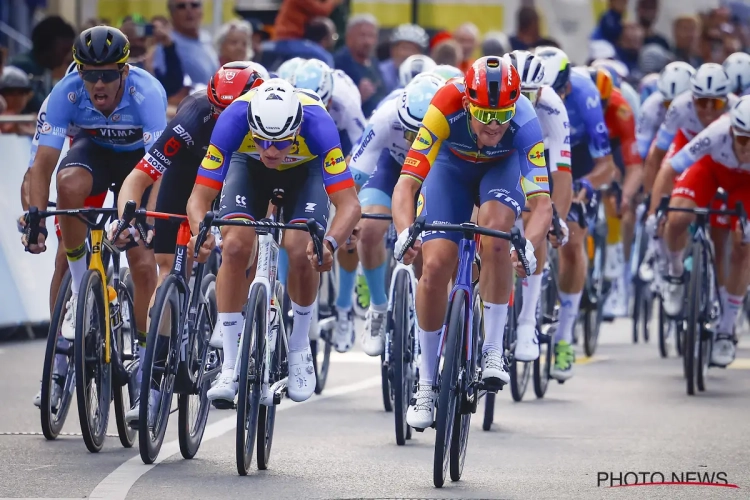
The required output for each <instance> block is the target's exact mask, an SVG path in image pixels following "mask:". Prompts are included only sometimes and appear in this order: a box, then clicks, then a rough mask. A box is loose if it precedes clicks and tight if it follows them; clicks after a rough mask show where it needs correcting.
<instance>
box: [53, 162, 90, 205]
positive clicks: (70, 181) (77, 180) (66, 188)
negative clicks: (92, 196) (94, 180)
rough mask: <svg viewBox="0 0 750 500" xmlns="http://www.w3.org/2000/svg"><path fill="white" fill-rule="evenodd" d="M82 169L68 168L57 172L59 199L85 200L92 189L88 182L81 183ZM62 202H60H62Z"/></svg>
mask: <svg viewBox="0 0 750 500" xmlns="http://www.w3.org/2000/svg"><path fill="white" fill-rule="evenodd" d="M80 172H81V169H77V168H66V169H63V170H60V171H58V172H57V197H58V199H59V200H60V199H62V200H64V199H68V200H83V199H85V198H86V197H87V196H88V195H89V191H90V189H91V187H90V185H89V184H88V183H86V182H81V174H80ZM62 200H60V201H62Z"/></svg>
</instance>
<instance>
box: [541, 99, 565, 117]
mask: <svg viewBox="0 0 750 500" xmlns="http://www.w3.org/2000/svg"><path fill="white" fill-rule="evenodd" d="M536 109H541V110H544V111H546V112H547V114H548V115H555V116H557V115H559V114H560V110H559V109H557V108H553V107H552V106H547V105H546V104H544V103H541V102H538V103H537V104H536Z"/></svg>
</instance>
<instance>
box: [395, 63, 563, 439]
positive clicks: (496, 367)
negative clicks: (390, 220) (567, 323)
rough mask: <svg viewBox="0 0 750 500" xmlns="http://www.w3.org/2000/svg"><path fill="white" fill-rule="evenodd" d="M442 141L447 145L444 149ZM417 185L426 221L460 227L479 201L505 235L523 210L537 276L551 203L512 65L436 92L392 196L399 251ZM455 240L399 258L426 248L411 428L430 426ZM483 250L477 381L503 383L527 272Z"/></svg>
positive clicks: (534, 126)
mask: <svg viewBox="0 0 750 500" xmlns="http://www.w3.org/2000/svg"><path fill="white" fill-rule="evenodd" d="M443 143H445V146H446V147H441V146H442V145H443ZM428 172H429V175H428ZM420 187H421V192H420V194H419V200H418V203H417V211H418V212H419V213H420V214H423V215H424V216H425V217H426V219H427V222H428V223H434V222H437V221H442V222H446V223H461V222H465V221H467V220H469V218H470V217H471V213H472V209H473V207H474V203H475V199H476V198H479V205H480V209H479V217H478V222H479V224H480V225H482V226H488V227H491V228H493V229H499V230H504V231H510V229H511V228H512V227H513V225H514V224H515V221H516V219H517V218H518V217H519V216H520V215H521V211H522V210H523V208H524V206H525V205H527V204H528V206H529V208H530V209H531V217H530V219H529V222H528V224H527V225H526V237H527V240H526V249H525V254H526V258H527V259H528V261H529V265H530V268H531V269H530V270H531V273H532V274H533V273H534V271H535V269H536V259H535V257H534V247H538V246H540V245H542V244H546V236H547V231H548V230H549V227H550V222H551V219H552V203H551V201H550V198H549V189H548V177H547V169H546V163H545V160H544V143H543V137H542V129H541V127H540V126H539V121H538V120H537V118H536V113H535V112H534V107H533V106H532V104H531V102H529V100H528V99H527V98H526V97H524V96H522V95H521V85H520V79H519V76H518V72H517V71H516V69H515V68H514V67H513V65H511V64H510V63H509V62H508V61H506V60H504V59H502V58H500V57H494V56H490V57H482V58H480V59H477V60H476V61H475V62H474V64H472V66H471V67H470V68H469V70H468V72H467V74H466V78H465V81H464V82H460V81H454V82H452V83H448V84H446V85H445V86H444V87H442V88H441V89H440V90H438V92H437V94H435V97H434V98H433V100H432V103H431V104H430V107H429V109H428V110H427V113H426V114H425V116H424V119H423V120H422V125H421V127H420V129H419V133H418V135H417V138H416V139H415V140H414V142H413V144H412V147H411V149H410V151H409V154H408V155H407V157H406V159H405V160H404V168H403V170H402V172H401V176H400V178H399V180H398V182H397V184H396V187H395V189H394V192H393V216H394V224H395V226H396V230H397V231H398V240H397V242H396V247H395V251H396V253H399V252H400V250H401V249H402V248H403V246H404V244H405V242H406V239H407V238H408V235H409V230H410V228H409V226H410V225H411V224H412V222H413V221H414V209H415V207H414V200H415V196H416V195H417V192H418V191H420ZM459 239H460V235H459V234H457V233H456V234H454V233H450V234H449V233H441V232H440V231H434V232H430V233H425V234H423V236H422V243H421V244H420V243H419V242H417V244H415V247H414V248H412V249H410V250H409V251H408V252H407V253H406V255H405V256H404V262H407V263H408V262H412V261H413V260H414V258H415V257H416V255H417V251H418V250H419V248H421V250H422V259H423V266H422V277H421V279H420V280H419V284H418V286H417V293H416V304H417V306H416V307H417V311H416V313H417V319H418V323H419V325H418V335H419V343H420V346H421V349H422V353H423V355H422V356H421V357H420V367H419V383H418V387H417V388H416V391H415V398H414V400H413V404H412V405H410V406H409V410H408V412H407V417H406V418H407V422H408V423H409V425H411V426H412V427H415V428H418V429H419V428H421V429H424V428H426V427H429V426H430V425H431V424H432V423H433V410H434V408H435V399H436V394H435V392H434V391H433V389H432V385H433V382H434V381H433V380H432V378H433V374H434V371H435V363H436V362H437V361H438V360H437V358H436V356H435V353H437V352H438V346H439V342H440V340H441V332H442V323H443V318H444V314H445V308H446V304H447V301H448V282H449V281H450V279H451V276H452V275H453V270H454V269H455V267H456V260H457V252H458V248H457V242H458V240H459ZM480 247H481V248H480V253H481V254H482V274H481V277H480V289H481V294H482V297H483V299H484V321H485V323H484V325H485V339H484V343H483V347H482V351H483V352H482V361H481V364H482V379H483V380H485V381H487V382H488V383H492V384H502V383H508V381H509V380H510V377H509V375H508V372H507V369H506V360H505V356H504V353H503V336H504V330H505V322H506V318H507V316H508V301H509V299H510V293H511V288H512V277H511V272H512V270H513V268H515V270H516V271H517V272H519V274H520V275H521V276H523V275H524V271H523V267H522V266H521V265H520V263H519V262H518V256H517V255H516V254H515V252H514V251H509V249H510V245H509V243H508V242H507V241H504V240H498V239H486V238H483V239H482V242H481V245H480Z"/></svg>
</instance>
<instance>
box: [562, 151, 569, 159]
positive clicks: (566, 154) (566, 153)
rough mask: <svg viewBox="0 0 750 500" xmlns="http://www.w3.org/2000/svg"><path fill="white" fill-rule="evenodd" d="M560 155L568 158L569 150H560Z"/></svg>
mask: <svg viewBox="0 0 750 500" xmlns="http://www.w3.org/2000/svg"><path fill="white" fill-rule="evenodd" d="M560 156H562V157H563V158H570V151H560Z"/></svg>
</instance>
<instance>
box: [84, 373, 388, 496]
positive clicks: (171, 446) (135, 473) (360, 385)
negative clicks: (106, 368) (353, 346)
mask: <svg viewBox="0 0 750 500" xmlns="http://www.w3.org/2000/svg"><path fill="white" fill-rule="evenodd" d="M379 385H380V377H372V378H368V379H366V380H363V381H362V382H357V383H356V384H350V385H345V386H342V387H337V388H334V389H328V390H326V391H325V392H324V393H323V394H321V395H320V396H314V395H313V396H312V397H311V398H310V399H308V400H307V401H303V402H301V403H296V404H289V405H286V406H279V407H277V408H276V412H277V413H278V412H280V411H285V410H290V409H292V408H299V407H300V406H301V405H304V404H307V403H314V402H315V401H322V400H324V399H329V398H333V397H336V396H343V395H344V394H350V393H352V392H357V391H360V390H363V389H369V388H371V387H375V386H379ZM236 424H237V415H236V414H232V415H231V416H230V417H226V418H223V419H221V420H218V421H216V422H214V423H213V424H211V425H208V426H206V431H205V432H204V434H203V440H202V441H201V444H203V443H205V442H206V441H210V440H212V439H216V438H217V437H220V436H223V435H224V434H226V433H227V432H229V431H232V430H233V429H234V428H235V425H236ZM282 432H283V431H282ZM179 452H180V444H179V442H178V441H177V440H175V441H170V442H168V443H164V445H163V446H162V448H161V452H160V453H159V457H158V458H157V459H156V462H154V463H153V464H151V465H145V464H144V463H143V462H142V461H141V456H140V455H136V456H134V457H133V458H131V459H130V460H128V461H126V462H125V463H123V464H122V465H120V466H119V467H118V468H117V469H115V470H114V471H113V472H112V473H111V474H109V475H108V476H107V477H105V478H104V479H103V480H102V482H100V483H99V484H98V485H97V486H96V488H94V491H92V492H91V495H89V498H106V499H110V500H125V498H126V497H127V496H128V492H129V491H130V489H131V488H132V487H133V485H134V484H135V483H136V481H138V479H140V477H141V476H143V475H144V474H146V473H147V472H148V471H150V470H151V469H153V468H154V467H156V466H157V465H158V464H160V463H161V462H163V461H164V460H166V459H168V458H169V457H171V456H172V455H175V454H177V453H179Z"/></svg>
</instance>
